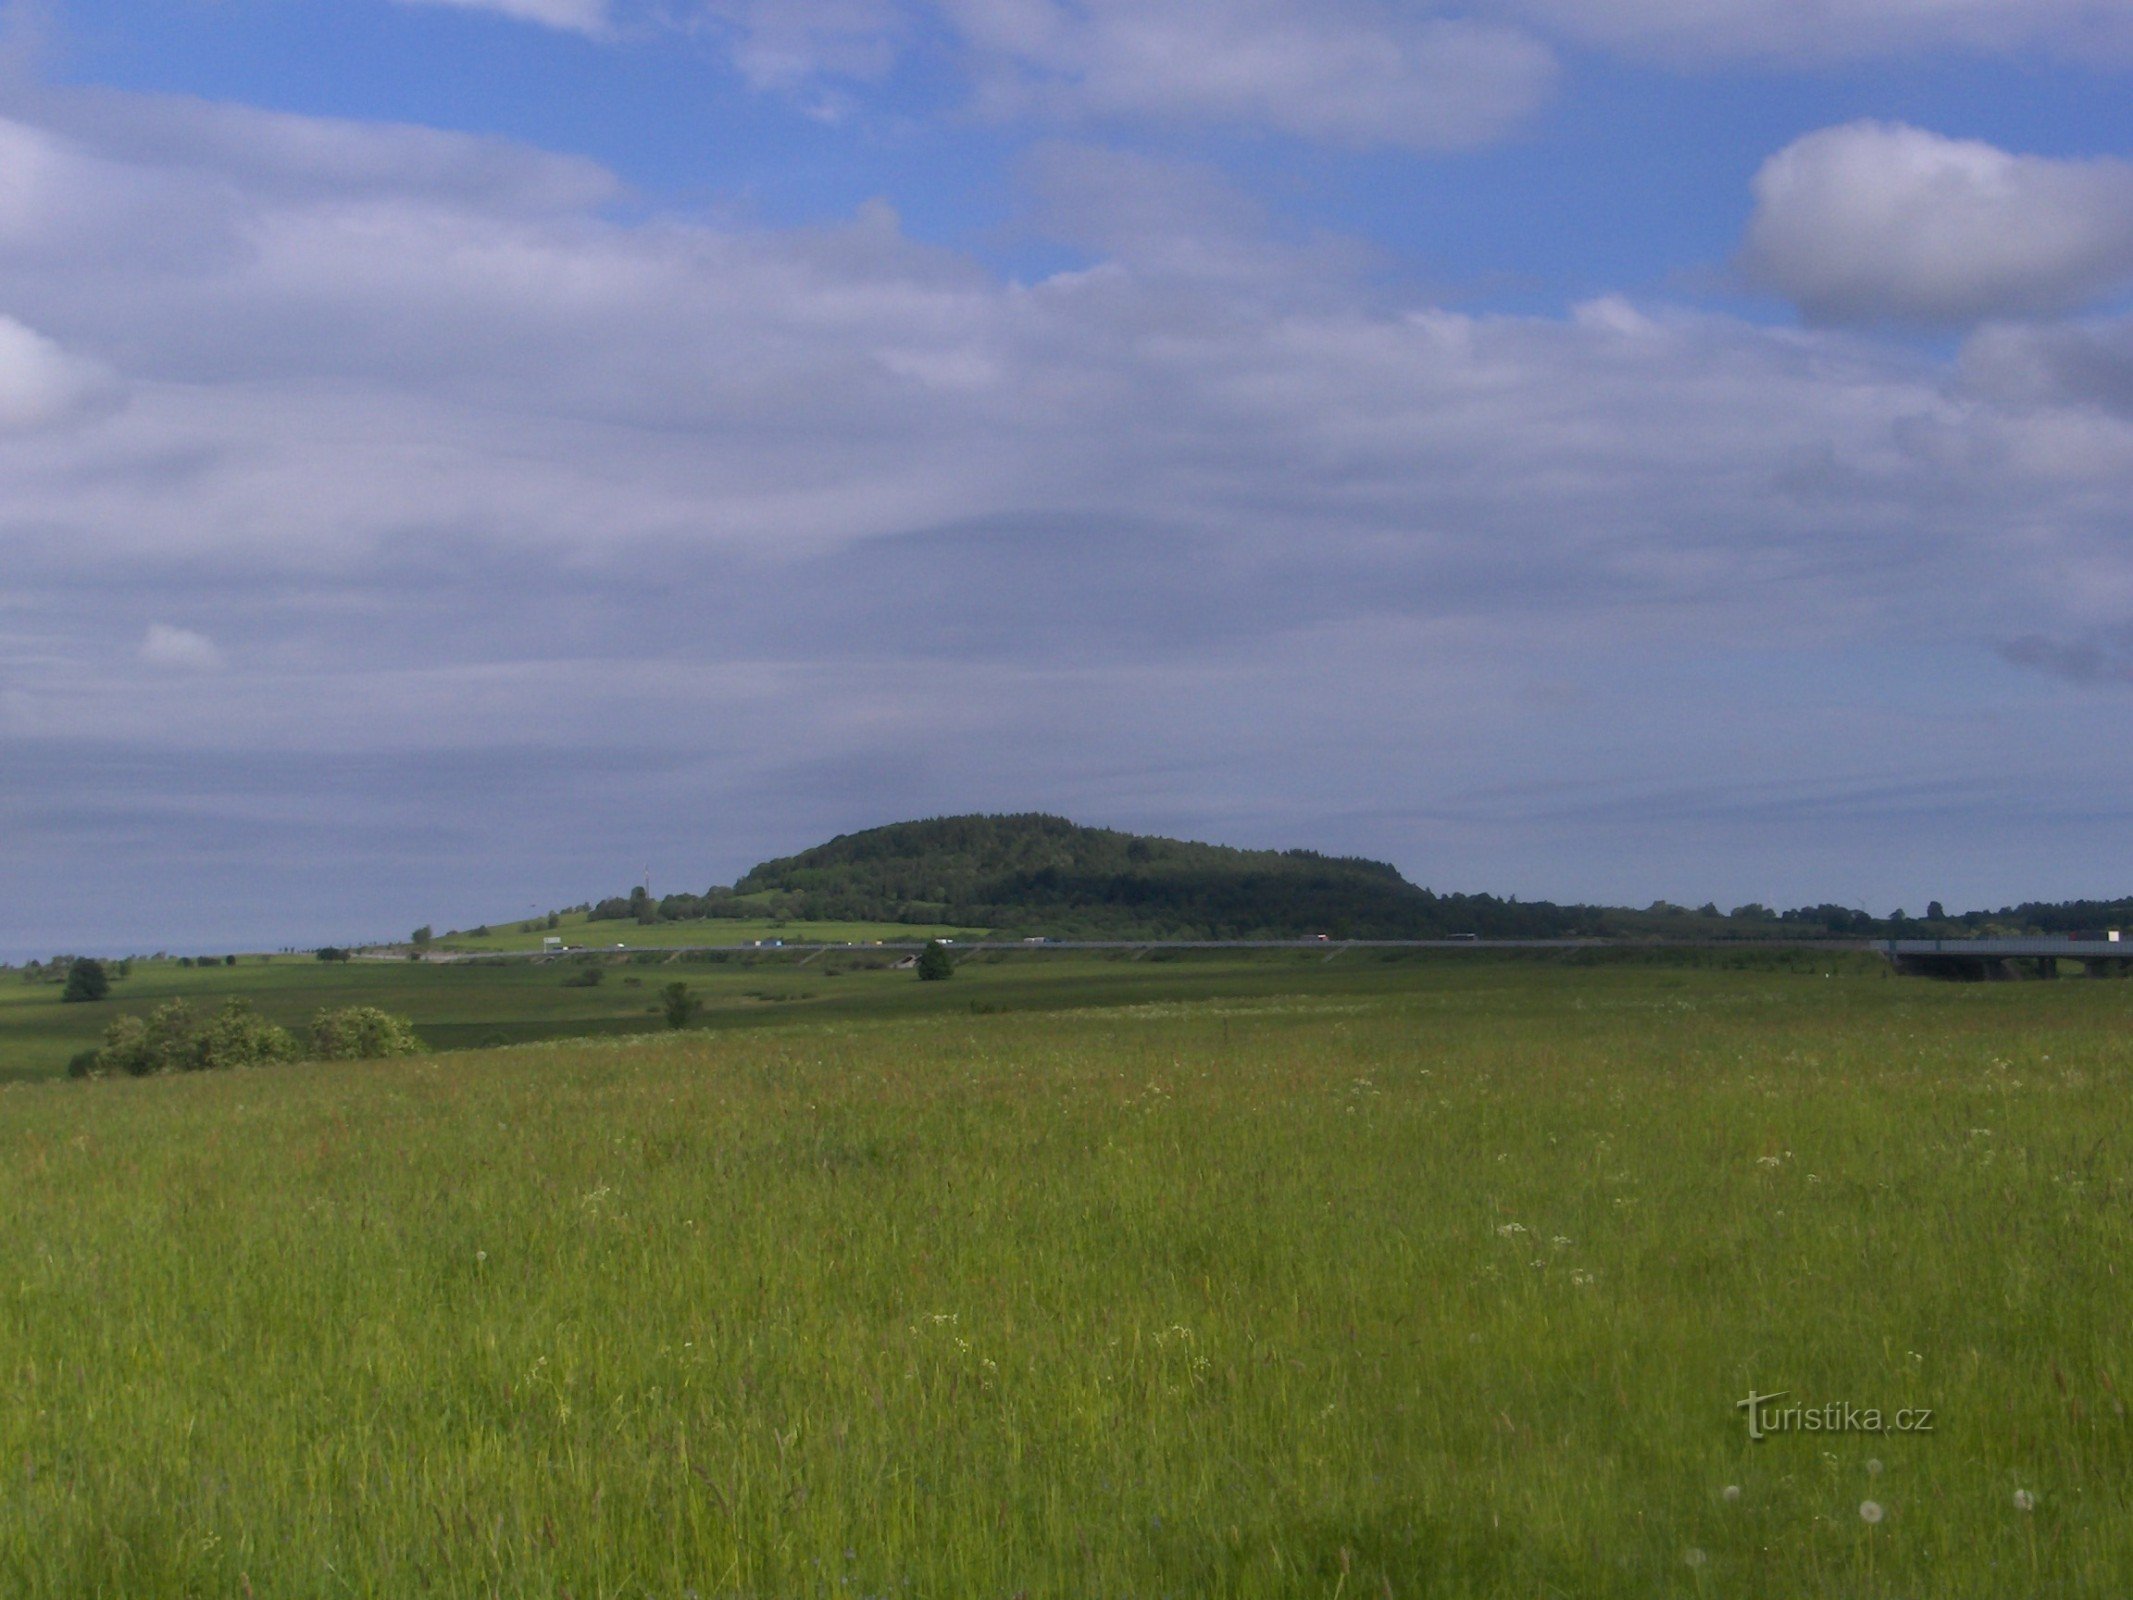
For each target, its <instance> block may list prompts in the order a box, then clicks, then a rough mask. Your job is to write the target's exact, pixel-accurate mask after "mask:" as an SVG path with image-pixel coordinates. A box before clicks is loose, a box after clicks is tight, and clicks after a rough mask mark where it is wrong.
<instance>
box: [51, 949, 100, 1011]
mask: <svg viewBox="0 0 2133 1600" xmlns="http://www.w3.org/2000/svg"><path fill="white" fill-rule="evenodd" d="M110 992H111V974H109V973H108V972H106V971H105V970H104V964H103V963H102V962H101V961H91V960H89V959H88V958H87V957H86V956H84V957H83V958H82V959H81V960H79V961H77V962H75V963H74V964H73V966H71V967H69V968H68V969H67V986H66V988H65V990H63V991H62V992H61V994H60V996H59V998H60V999H62V1000H72V1001H82V1000H101V999H103V998H104V996H106V995H108V994H109V993H110Z"/></svg>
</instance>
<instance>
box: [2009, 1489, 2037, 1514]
mask: <svg viewBox="0 0 2133 1600" xmlns="http://www.w3.org/2000/svg"><path fill="white" fill-rule="evenodd" d="M2014 1500H2015V1510H2017V1511H2034V1510H2036V1509H2037V1497H2036V1496H2035V1495H2033V1494H2031V1493H2030V1492H2029V1491H2028V1490H2027V1489H2017V1490H2015V1496H2014Z"/></svg>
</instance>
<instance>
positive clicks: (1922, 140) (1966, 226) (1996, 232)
mask: <svg viewBox="0 0 2133 1600" xmlns="http://www.w3.org/2000/svg"><path fill="white" fill-rule="evenodd" d="M1755 202H1756V204H1755V215H1754V217H1753V219H1752V220H1751V222H1750V223H1749V227H1748V235H1747V239H1746V242H1745V245H1744V247H1743V250H1742V255H1741V263H1742V266H1743V268H1744V269H1745V270H1746V271H1747V273H1748V274H1749V275H1750V276H1751V277H1752V278H1753V279H1754V280H1756V281H1757V282H1759V283H1761V284H1763V285H1765V286H1767V287H1769V288H1772V289H1775V290H1776V291H1778V292H1779V293H1781V294H1783V295H1785V296H1787V297H1788V298H1789V299H1791V300H1792V301H1794V302H1795V303H1796V304H1797V305H1798V306H1799V307H1800V308H1801V310H1802V311H1804V312H1806V313H1807V314H1808V315H1809V316H1811V317H1816V318H1821V319H1826V320H1830V321H1851V320H1872V319H1879V318H1896V319H1908V320H1915V321H1921V322H1948V323H1961V322H1971V321H1976V320H1979V319H1982V318H1985V317H1991V316H2004V315H2023V314H2034V313H2040V312H2055V311H2064V310H2067V309H2069V308H2072V307H2076V306H2079V305H2082V304H2084V303H2087V302H2090V301H2093V300H2095V299H2097V298H2098V297H2100V296H2102V295H2105V294H2107V293H2109V292H2110V291H2111V290H2112V289H2114V288H2116V287H2117V286H2119V285H2121V284H2123V283H2125V282H2127V281H2128V280H2129V279H2133V163H2129V162H2125V161H2117V160H2093V161H2057V160H2047V159H2045V158H2042V157H2038V156H2021V155H2010V154H2009V153H2007V152H2006V151H2004V150H1999V149H1996V148H1995V147H1993V146H1992V145H1989V144H1983V143H1979V142H1977V141H1975V140H1961V139H1947V138H1942V137H1941V136H1940V135H1938V134H1933V133H1928V132H1926V131H1924V130H1922V129H1919V128H1911V127H1905V126H1903V125H1901V124H1897V123H1882V122H1855V123H1848V124H1846V125H1845V126H1843V127H1837V128H1826V129H1824V130H1822V131H1821V132H1819V133H1812V134H1809V135H1808V136H1807V137H1805V138H1803V139H1800V140H1798V141H1797V142H1796V143H1794V144H1791V145H1789V146H1787V147H1786V148H1785V149H1783V150H1781V151H1779V152H1778V153H1777V154H1776V155H1774V156H1772V157H1771V158H1770V159H1769V160H1768V161H1767V162H1765V163H1764V164H1763V168H1762V170H1761V171H1760V172H1759V173H1757V174H1756V178H1755Z"/></svg>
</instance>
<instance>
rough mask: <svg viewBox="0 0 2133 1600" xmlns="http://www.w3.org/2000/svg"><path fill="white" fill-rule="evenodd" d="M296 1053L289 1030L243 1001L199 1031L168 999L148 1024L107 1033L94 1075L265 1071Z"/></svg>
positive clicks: (132, 1022) (128, 1021)
mask: <svg viewBox="0 0 2133 1600" xmlns="http://www.w3.org/2000/svg"><path fill="white" fill-rule="evenodd" d="M300 1053H301V1052H300V1051H299V1050H298V1048H297V1043H296V1039H295V1037H294V1036H293V1035H292V1034H291V1033H290V1032H289V1030H288V1029H286V1028H281V1027H277V1026H275V1025H274V1024H273V1023H271V1022H269V1021H267V1019H266V1018H265V1017H262V1016H261V1015H259V1013H258V1012H256V1011H254V1010H253V1009H252V1007H251V1005H250V1003H249V1002H247V1001H244V1000H232V1001H230V1002H229V1003H228V1004H226V1005H224V1006H223V1008H222V1009H221V1010H220V1011H218V1012H216V1013H215V1015H214V1017H213V1018H212V1019H211V1020H210V1021H209V1022H208V1023H207V1024H206V1025H205V1026H204V1027H203V1026H202V1025H200V1024H199V1023H198V1022H197V1021H196V1020H195V1019H194V1016H193V1009H192V1007H191V1006H189V1005H187V1004H186V1003H185V1002H184V1001H183V1000H172V1001H170V1002H169V1003H168V1004H165V1005H160V1006H157V1007H156V1008H155V1010H154V1011H152V1012H150V1013H149V1015H148V1018H147V1020H146V1021H143V1020H142V1019H141V1018H139V1017H120V1018H119V1019H118V1020H117V1021H116V1022H114V1023H112V1024H111V1026H110V1027H109V1028H107V1029H105V1030H104V1047H103V1049H101V1050H99V1051H97V1052H96V1057H97V1060H96V1063H95V1068H94V1070H95V1071H96V1072H98V1073H105V1072H123V1073H125V1074H127V1075H128V1076H129V1077H135V1078H146V1077H150V1076H152V1075H154V1074H156V1073H159V1072H206V1071H212V1070H214V1069H217V1068H223V1067H258V1066H265V1065H267V1064H268V1063H270V1062H275V1061H294V1060H295V1059H296V1058H297V1056H298V1055H299V1054H300ZM77 1059H78V1058H77ZM69 1070H70V1071H71V1070H72V1068H71V1067H70V1068H69ZM82 1075H83V1076H87V1075H89V1074H88V1073H87V1072H85V1073H84V1074H82Z"/></svg>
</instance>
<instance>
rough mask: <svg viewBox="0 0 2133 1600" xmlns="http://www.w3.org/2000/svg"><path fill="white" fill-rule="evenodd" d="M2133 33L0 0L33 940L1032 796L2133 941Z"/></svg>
mask: <svg viewBox="0 0 2133 1600" xmlns="http://www.w3.org/2000/svg"><path fill="white" fill-rule="evenodd" d="M2129 84H2133V7H2129V6H2128V5H2126V4H2125V3H2124V0H1811V3H1808V0H1447V3H1445V4H1441V5H1440V4H1433V3H1427V0H154V3H153V4H150V3H146V0H39V3H28V0H14V3H13V4H9V5H5V6H0V959H7V958H12V959H21V958H25V957H28V956H32V955H48V954H52V953H54V952H58V951H76V950H80V951H99V952H108V953H122V952H128V951H149V950H156V949H166V950H170V951H173V952H179V951H193V952H200V951H208V950H222V949H255V948H272V947H278V946H281V945H295V946H309V945H315V944H318V943H321V942H327V941H332V942H342V941H353V940H358V939H369V938H378V937H388V936H404V935H405V933H406V932H407V930H409V929H411V928H413V927H414V926H416V925H417V924H420V923H426V922H434V923H435V924H437V925H438V926H440V927H442V926H447V925H471V924H473V923H475V922H479V921H502V920H506V919H509V918H513V917H518V916H524V915H527V914H529V913H530V912H532V911H534V910H545V909H547V908H548V907H550V906H556V905H565V904H571V903H575V902H577V901H580V900H584V899H588V898H593V897H597V896H601V895H606V894H612V893H617V892H620V891H621V890H622V889H624V888H625V887H626V886H627V885H629V884H630V883H632V882H637V881H642V880H643V879H644V878H645V877H646V876H647V875H648V876H649V877H650V880H651V883H652V886H653V889H654V891H655V892H656V893H664V892H669V891H675V890H684V889H686V890H701V889H703V888H704V887H706V886H708V885H710V884H713V883H724V882H730V881H731V880H732V879H733V878H734V877H735V876H737V875H738V874H739V873H741V872H743V871H745V870H746V869H747V868H748V867H749V866H751V865H752V864H754V863H755V862H756V861H758V860H761V859H764V858H766V857H769V856H773V855H778V854H784V853H789V852H791V851H793V850H797V849H801V848H804V847H806V846H807V845H809V844H813V843H816V842H819V841H821V840H823V839H825V838H828V837H830V836H831V835H834V834H837V833H840V832H847V831H852V830H856V829H859V828H864V827H869V826H873V825H876V824H880V823H885V822H890V821H896V820H901V819H905V818H910V817H919V816H928V815H942V814H949V813H956V812H966V811H1029V810H1041V811H1047V812H1053V813H1057V814H1061V815H1065V816H1069V817H1072V818H1074V819H1075V820H1077V821H1081V822H1086V823H1090V824H1096V825H1103V826H1110V827H1121V828H1130V829H1135V830H1144V831H1150V832H1157V833H1164V834H1169V835H1174V836H1179V837H1188V838H1196V839H1206V840H1212V841H1216V842H1221V843H1228V844H1236V845H1243V846H1279V847H1291V846H1304V847H1310V848H1316V849H1321V850H1326V851H1331V852H1338V853H1343V854H1360V855H1367V856H1371V857H1375V858H1378V859H1382V860H1388V861H1391V862H1393V863H1394V864H1396V865H1397V866H1398V867H1399V868H1400V869H1401V870H1402V871H1403V872H1404V873H1406V875H1407V876H1408V877H1409V878H1410V879H1412V880H1414V881H1415V882H1418V883H1422V884H1426V885H1428V886H1430V887H1432V888H1435V889H1438V890H1442V891H1452V890H1458V891H1467V892H1473V891H1483V890H1486V891H1489V892H1493V893H1497V894H1516V895H1519V896H1521V897H1522V898H1550V899H1556V900H1588V901H1605V902H1610V903H1627V904H1636V905H1643V904H1647V903H1649V902H1651V901H1652V900H1654V899H1660V898H1664V899H1668V900H1673V901H1677V902H1681V903H1687V904H1700V903H1702V902H1704V901H1706V900H1714V901H1716V902H1717V903H1718V904H1719V905H1720V906H1721V907H1727V906H1731V905H1735V904H1739V903H1742V902H1746V901H1757V902H1762V903H1765V904H1772V905H1794V904H1804V903H1819V902H1823V901H1834V902H1838V903H1843V904H1847V905H1853V906H1858V907H1861V908H1864V909H1868V910H1873V911H1876V912H1880V913H1885V912H1888V911H1890V910H1893V909H1897V908H1903V909H1907V910H1909V911H1911V912H1913V913H1914V914H1915V913H1918V912H1920V911H1922V910H1923V909H1924V906H1925V903H1926V902H1927V901H1928V900H1931V899H1938V900H1941V901H1943V902H1945V903H1946V904H1947V905H1948V906H1949V907H1950V908H1951V909H1955V908H1958V907H1971V906H1997V905H2001V904H2006V903H2009V902H2013V901H2018V900H2022V899H2029V898H2062V897H2074V896H2087V895H2098V896H2100V895H2111V896H2117V895H2125V894H2128V893H2133V862H2129V860H2128V848H2127V844H2126V840H2127V839H2128V838H2129V837H2133V834H2129V829H2128V823H2129V821H2133V738H2128V737H2127V732H2128V728H2129V713H2133V117H2129V116H2127V115H2126V106H2127V104H2128V103H2129V102H2128V95H2127V91H2128V88H2129Z"/></svg>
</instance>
